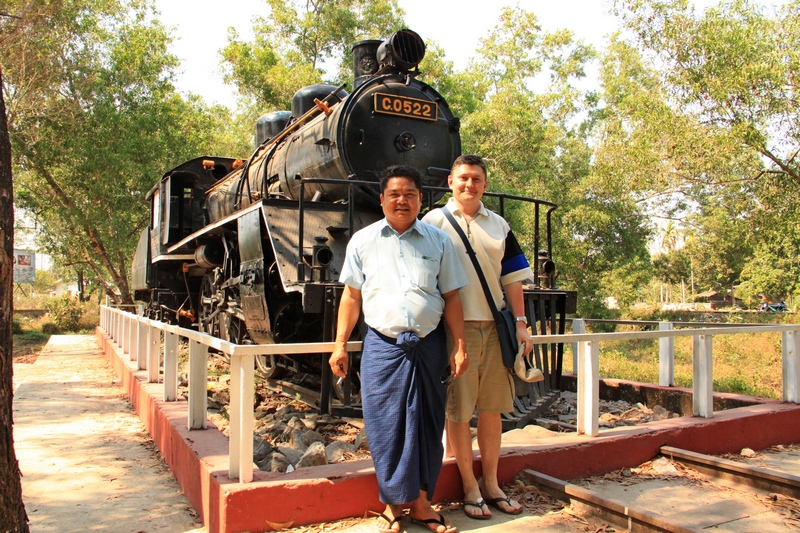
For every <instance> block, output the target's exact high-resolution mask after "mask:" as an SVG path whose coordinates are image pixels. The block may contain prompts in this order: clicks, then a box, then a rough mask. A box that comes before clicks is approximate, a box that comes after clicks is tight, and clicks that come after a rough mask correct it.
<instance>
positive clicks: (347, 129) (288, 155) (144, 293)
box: [131, 29, 554, 405]
mask: <svg viewBox="0 0 800 533" xmlns="http://www.w3.org/2000/svg"><path fill="white" fill-rule="evenodd" d="M424 55H425V44H424V42H423V41H422V39H421V38H420V37H419V35H417V34H416V33H415V32H413V31H411V30H407V29H404V30H400V31H398V32H396V33H394V34H393V35H392V36H391V37H390V38H389V39H387V40H385V41H377V40H369V41H361V42H359V43H356V44H355V45H354V46H353V56H354V75H355V84H354V85H355V88H354V90H353V92H352V93H349V94H348V93H347V92H346V91H345V90H344V89H343V87H344V86H341V87H335V86H331V85H323V84H318V85H312V86H309V87H305V88H303V89H301V90H300V91H298V92H297V93H296V94H295V96H294V98H293V99H292V110H291V112H289V111H277V112H271V113H268V114H266V115H264V116H262V117H261V118H260V119H259V120H258V122H257V124H256V134H255V146H256V149H255V151H254V152H253V154H252V155H251V156H250V158H249V159H247V160H242V159H237V158H231V157H213V156H206V157H198V158H196V159H192V160H190V161H187V162H185V163H183V164H181V165H178V166H177V167H175V168H173V169H172V170H170V171H168V172H167V173H165V174H164V175H163V177H162V178H161V179H160V180H159V181H158V183H157V184H156V185H155V186H154V187H153V188H152V189H151V190H150V191H149V192H148V194H147V200H148V201H149V202H150V205H151V220H150V225H149V227H148V228H146V229H145V230H144V231H143V232H142V234H141V237H140V239H139V243H138V246H137V249H136V254H135V256H134V260H133V265H132V273H131V274H132V275H131V284H132V288H133V290H134V295H135V298H136V299H137V300H140V301H144V302H146V303H147V305H146V308H145V315H146V316H148V317H150V318H153V319H157V320H160V321H164V322H169V323H178V324H181V325H182V326H185V327H194V328H197V329H199V330H201V331H204V332H206V333H209V334H211V335H214V336H217V337H220V338H223V339H225V340H228V341H230V342H234V343H237V344H248V343H259V344H264V343H309V342H325V341H331V340H333V338H334V335H335V327H336V313H337V306H338V302H339V298H340V296H341V292H342V289H343V286H342V284H341V283H339V282H338V281H337V280H338V275H339V273H340V271H341V268H342V265H343V261H344V256H345V250H346V247H347V242H348V240H349V238H350V236H351V235H353V233H355V232H356V231H358V230H359V229H361V228H363V227H365V226H367V225H369V224H371V223H373V222H375V221H377V220H379V219H380V218H382V216H383V215H382V212H381V208H380V203H379V191H378V187H377V181H378V175H379V173H380V172H381V171H382V170H383V169H385V168H386V167H388V166H390V165H394V164H405V165H410V166H412V167H414V168H416V169H417V170H418V171H419V172H420V174H421V175H422V178H423V185H424V186H425V188H426V190H427V188H433V189H431V190H430V191H429V192H428V198H429V202H435V201H437V200H439V199H441V198H442V196H443V194H444V192H445V191H446V189H443V187H445V186H446V184H447V176H448V174H449V169H450V166H451V164H452V162H453V161H454V160H455V158H456V157H457V156H458V155H459V154H460V153H461V139H460V135H459V119H458V118H457V117H455V116H454V115H453V113H452V112H451V110H450V108H449V106H448V104H447V102H446V101H445V99H444V98H443V97H442V96H441V95H440V94H439V93H438V92H437V91H436V90H435V89H433V88H432V87H430V86H429V85H427V84H426V83H424V82H422V81H420V80H419V79H418V76H419V74H420V73H419V69H418V65H419V63H420V61H422V59H423V57H424ZM528 200H530V199H528ZM543 204H547V203H546V202H543V203H542V205H543ZM539 205H540V204H538V203H537V204H536V206H537V207H536V212H537V232H536V239H537V250H538V249H539V244H538V238H539V231H538V212H539V211H538V209H539V208H538V206H539ZM548 205H551V206H552V205H553V204H548ZM553 208H554V206H553ZM550 211H552V209H550ZM550 211H548V214H547V249H546V250H544V252H543V254H544V255H545V256H546V257H545V259H546V261H544V262H542V261H541V260H540V268H539V269H537V274H538V271H540V270H541V272H542V275H543V276H544V277H548V276H549V277H550V278H552V274H551V272H552V268H551V265H552V261H550V260H549V257H550V256H551V255H550V216H549V212H550ZM542 263H543V264H542ZM545 267H546V269H547V270H548V271H547V272H545V271H544V270H542V269H543V268H545ZM551 281H552V280H551ZM550 287H552V284H551V285H550ZM356 334H358V332H357V333H356ZM359 358H360V355H359V354H354V363H353V364H352V365H351V376H350V377H349V378H348V380H347V383H342V382H336V383H334V384H333V389H334V390H333V392H334V393H335V394H336V396H338V397H339V399H340V400H342V401H345V402H346V405H349V404H351V403H355V404H357V403H358V402H359V399H358V396H359V395H358V390H359V386H358V376H357V374H358V368H359V365H358V362H359ZM256 361H257V366H258V369H259V371H260V375H261V376H262V377H264V378H268V379H272V380H275V379H278V378H281V377H282V376H283V377H286V376H287V375H289V376H292V377H293V379H295V380H299V379H305V380H311V381H312V383H306V384H305V385H304V386H307V388H308V389H309V390H314V389H316V390H317V391H319V390H320V388H321V379H322V375H323V373H324V372H325V371H326V369H327V356H326V355H324V354H322V355H321V354H309V355H306V356H302V355H287V356H259V357H257V358H256ZM286 379H289V378H286ZM351 386H352V391H353V394H350V390H351Z"/></svg>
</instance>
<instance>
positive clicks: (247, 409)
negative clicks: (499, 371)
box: [100, 306, 800, 483]
mask: <svg viewBox="0 0 800 533" xmlns="http://www.w3.org/2000/svg"><path fill="white" fill-rule="evenodd" d="M139 312H140V313H141V310H140V311H139ZM100 327H101V328H102V329H103V330H104V331H105V332H106V333H107V334H108V335H109V337H111V340H112V341H114V342H115V343H116V344H117V345H118V346H119V347H120V348H121V349H122V352H123V355H124V354H129V356H130V361H135V362H136V364H135V367H136V369H137V370H146V371H147V381H148V382H150V383H157V382H158V381H159V374H160V370H161V367H160V365H161V364H162V360H161V356H162V354H163V371H164V396H163V397H164V400H165V401H175V400H177V398H178V339H179V338H181V337H182V338H185V339H187V340H188V342H189V372H188V378H189V379H188V382H189V398H188V427H189V429H205V428H206V418H207V416H206V415H207V412H206V409H207V399H206V378H207V373H208V367H207V361H208V348H214V349H216V350H219V351H221V352H223V353H225V354H227V355H228V356H230V360H231V380H230V396H231V402H230V406H229V415H230V442H229V452H228V453H229V477H230V478H232V479H233V478H238V479H239V481H240V482H242V483H248V482H250V481H252V480H253V461H252V457H253V418H254V414H253V413H254V409H253V405H252V398H253V394H254V389H255V385H254V378H255V371H254V369H255V356H256V355H279V354H281V355H283V354H303V353H330V352H331V351H333V347H334V343H332V342H320V343H307V344H252V345H240V344H232V343H230V342H227V341H224V340H222V339H219V338H217V337H212V336H211V335H207V334H205V333H200V332H198V331H195V330H191V329H185V328H180V327H178V326H172V325H168V324H163V323H161V322H157V321H154V320H150V319H147V318H144V317H143V316H140V315H138V314H134V313H129V312H125V311H121V310H119V309H115V308H112V307H109V306H101V312H100ZM572 329H573V333H572V334H570V335H569V336H568V342H571V343H572V345H573V368H574V369H575V373H576V375H577V380H578V405H577V409H578V417H577V427H578V433H579V434H585V435H589V436H597V435H599V405H600V344H601V343H602V342H610V341H622V340H633V339H655V338H657V339H659V385H662V386H667V387H671V386H674V367H675V365H674V339H675V337H685V336H691V337H693V342H692V349H693V379H692V389H693V396H692V410H693V414H694V415H695V416H700V417H705V418H711V417H713V415H714V411H713V365H712V360H713V358H712V348H713V343H712V339H713V336H714V335H736V334H742V333H769V332H778V331H779V332H781V333H782V355H783V401H785V402H794V403H800V355H798V335H799V334H800V324H789V325H763V326H762V325H747V326H734V327H711V328H700V329H681V330H676V329H674V328H673V324H672V323H670V322H661V323H659V330H658V331H636V332H618V333H586V324H585V321H584V320H582V319H573V320H572ZM162 332H163V344H162ZM566 341H567V337H566V336H564V335H538V336H535V337H534V343H535V344H552V343H561V342H566ZM359 350H361V342H348V343H347V351H349V352H353V351H359Z"/></svg>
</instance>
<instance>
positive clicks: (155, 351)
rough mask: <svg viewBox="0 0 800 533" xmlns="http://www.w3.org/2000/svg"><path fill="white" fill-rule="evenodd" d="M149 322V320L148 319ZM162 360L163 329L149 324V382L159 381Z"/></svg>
mask: <svg viewBox="0 0 800 533" xmlns="http://www.w3.org/2000/svg"><path fill="white" fill-rule="evenodd" d="M148 323H149V321H148ZM160 362H161V330H160V329H158V328H157V327H155V326H153V325H152V324H149V325H148V327H147V382H148V383H158V371H159V370H160V368H159V366H160V365H159V363H160Z"/></svg>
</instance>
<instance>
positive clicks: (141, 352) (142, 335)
mask: <svg viewBox="0 0 800 533" xmlns="http://www.w3.org/2000/svg"><path fill="white" fill-rule="evenodd" d="M145 320H146V319H145V318H142V317H141V315H139V316H137V317H136V328H137V330H136V332H137V335H136V368H137V369H139V370H145V369H146V368H147V337H148V336H149V334H150V332H149V331H148V330H149V329H150V328H149V327H148V326H147V323H146V322H145Z"/></svg>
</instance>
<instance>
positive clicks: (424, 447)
mask: <svg viewBox="0 0 800 533" xmlns="http://www.w3.org/2000/svg"><path fill="white" fill-rule="evenodd" d="M421 189H422V185H421V178H420V176H419V173H418V172H417V171H416V170H415V169H413V168H411V167H407V166H402V165H399V166H394V167H389V168H388V169H387V170H386V171H385V172H384V173H383V175H382V176H381V196H380V198H381V206H382V208H383V213H384V215H385V216H386V218H384V219H382V220H380V221H378V222H376V223H374V224H371V225H370V226H367V227H366V228H364V229H362V230H361V231H358V232H357V233H356V234H355V235H353V237H352V238H351V239H350V242H349V243H348V245H347V256H346V258H345V263H344V268H343V269H342V273H341V276H340V281H341V282H342V283H344V284H345V288H344V292H343V294H342V299H341V302H340V304H339V317H338V323H337V332H336V333H337V334H336V347H335V349H334V352H333V354H331V358H330V365H331V369H332V370H333V373H334V374H335V375H337V376H339V377H345V376H346V375H347V370H348V356H347V352H346V351H345V344H346V343H347V340H348V339H349V337H350V334H351V333H352V331H353V329H354V328H355V326H356V323H357V322H358V317H359V313H360V312H361V311H362V310H363V313H364V322H365V323H366V324H367V326H369V328H368V331H367V334H366V335H365V338H364V344H363V350H362V358H361V397H362V407H363V411H364V424H365V427H366V431H367V441H368V442H369V446H370V452H371V453H372V460H373V463H374V465H375V474H376V477H377V480H378V489H379V494H380V499H381V501H382V502H383V503H385V504H386V509H385V510H384V512H383V513H381V515H380V517H379V519H378V520H379V530H380V531H385V532H393V531H400V523H399V521H400V519H401V518H402V517H403V516H405V515H404V508H406V507H410V509H409V516H410V518H411V519H412V520H413V521H415V522H417V523H420V524H422V525H424V526H426V527H427V528H428V529H430V530H431V531H432V532H433V533H456V532H457V529H456V528H455V527H453V526H452V525H450V524H449V523H448V522H447V521H446V520H445V519H444V518H443V517H442V515H441V514H439V513H437V512H436V511H434V510H433V508H432V507H431V501H430V497H431V496H432V495H433V491H434V488H435V486H436V481H437V479H438V476H439V471H440V469H441V466H442V457H443V455H444V450H443V446H442V434H443V431H444V412H445V400H446V380H445V379H444V378H446V377H447V367H448V365H449V366H450V368H451V369H452V370H453V374H454V375H455V376H459V375H461V374H463V373H464V372H465V371H466V368H467V353H466V348H465V341H464V315H463V309H462V307H461V298H460V296H459V292H458V289H459V288H461V287H462V286H464V285H465V284H466V283H467V277H466V274H465V273H464V269H463V268H462V266H461V262H460V261H459V259H458V257H457V256H456V254H455V249H454V247H453V244H452V241H451V240H450V238H449V237H448V236H447V234H445V233H444V232H443V231H441V230H439V229H437V228H434V227H432V226H429V225H427V224H424V223H422V222H420V221H418V220H417V215H419V212H420V208H421V206H422V190H421ZM442 319H444V322H446V323H447V326H448V328H449V329H450V331H451V332H452V334H453V337H454V339H455V343H454V347H453V350H452V353H451V354H449V356H448V353H447V344H446V340H445V333H444V326H443V324H442Z"/></svg>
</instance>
